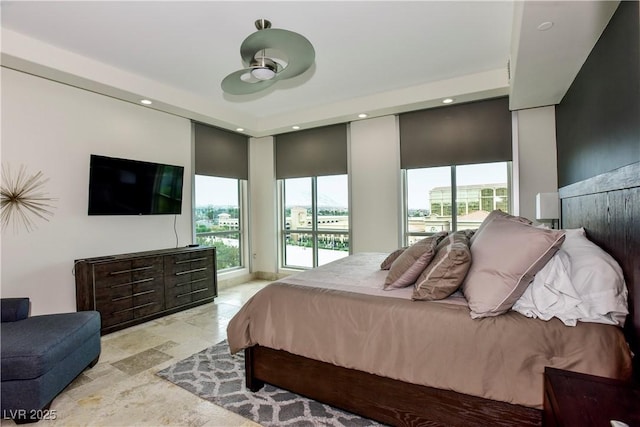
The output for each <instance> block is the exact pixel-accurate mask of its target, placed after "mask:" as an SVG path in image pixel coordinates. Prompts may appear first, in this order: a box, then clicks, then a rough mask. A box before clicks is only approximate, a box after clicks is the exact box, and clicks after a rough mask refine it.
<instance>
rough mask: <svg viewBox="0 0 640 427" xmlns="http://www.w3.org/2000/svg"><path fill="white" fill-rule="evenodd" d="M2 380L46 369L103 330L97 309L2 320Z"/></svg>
mask: <svg viewBox="0 0 640 427" xmlns="http://www.w3.org/2000/svg"><path fill="white" fill-rule="evenodd" d="M0 327H1V332H2V333H1V334H0V335H1V337H0V339H1V345H2V353H1V358H2V363H1V365H0V369H1V371H0V372H1V376H2V381H8V380H26V379H33V378H37V377H39V376H41V375H43V374H45V373H47V372H48V371H49V370H50V369H51V368H52V367H53V366H55V365H56V364H57V363H59V362H60V361H61V360H62V359H64V358H65V357H67V356H68V355H69V354H71V353H73V352H74V351H76V350H77V349H78V348H79V347H80V346H81V344H83V343H84V342H85V341H87V340H88V339H90V338H91V337H92V336H94V335H95V334H100V314H99V313H98V312H97V311H81V312H77V313H64V314H48V315H42V316H33V317H29V318H28V319H24V320H20V321H17V322H10V323H2V324H1V326H0Z"/></svg>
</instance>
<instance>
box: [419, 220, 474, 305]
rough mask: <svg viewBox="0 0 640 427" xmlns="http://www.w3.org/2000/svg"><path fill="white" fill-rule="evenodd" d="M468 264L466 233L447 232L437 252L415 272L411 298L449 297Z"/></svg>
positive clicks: (431, 299) (462, 276)
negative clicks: (415, 276)
mask: <svg viewBox="0 0 640 427" xmlns="http://www.w3.org/2000/svg"><path fill="white" fill-rule="evenodd" d="M470 265H471V251H470V250H469V238H468V237H467V234H466V233H465V232H456V233H452V234H450V235H449V236H447V237H445V238H444V239H443V240H442V241H441V242H440V243H439V244H438V247H437V249H436V255H435V256H434V257H433V259H432V260H431V262H430V263H429V265H428V266H427V268H425V269H424V271H423V272H422V273H421V274H420V276H418V279H417V280H416V283H415V285H414V287H413V296H412V298H413V299H414V300H422V301H435V300H440V299H444V298H446V297H448V296H449V295H451V294H452V293H454V292H455V291H456V290H458V288H459V287H460V285H461V284H462V281H463V280H464V278H465V276H466V275H467V271H468V270H469V266H470Z"/></svg>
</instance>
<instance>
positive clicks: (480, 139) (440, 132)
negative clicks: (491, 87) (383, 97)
mask: <svg viewBox="0 0 640 427" xmlns="http://www.w3.org/2000/svg"><path fill="white" fill-rule="evenodd" d="M399 122H400V162H401V167H402V168H403V169H414V168H424V167H434V166H448V165H464V164H472V163H489V162H500V161H510V160H512V151H511V112H510V111H509V99H508V98H507V97H503V98H494V99H489V100H483V101H476V102H470V103H466V104H460V105H452V106H446V107H439V108H432V109H428V110H420V111H412V112H409V113H403V114H400V116H399Z"/></svg>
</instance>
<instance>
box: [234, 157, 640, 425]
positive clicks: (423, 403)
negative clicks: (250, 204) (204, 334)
mask: <svg viewBox="0 0 640 427" xmlns="http://www.w3.org/2000/svg"><path fill="white" fill-rule="evenodd" d="M639 175H640V174H638V165H637V164H636V165H631V166H630V167H627V168H622V169H621V170H618V171H614V172H613V173H610V174H607V176H606V177H604V176H600V177H596V178H595V179H594V180H591V182H588V183H586V182H583V183H579V184H578V185H572V186H570V187H565V188H563V189H562V190H561V198H562V224H563V227H565V228H578V227H584V229H585V230H586V232H587V235H588V237H589V239H590V240H592V241H594V242H596V243H597V244H598V245H599V246H600V247H602V248H603V249H605V250H606V251H607V252H608V253H610V254H611V255H612V256H613V257H615V258H616V259H617V261H618V262H619V264H620V266H621V267H622V270H623V271H624V278H625V281H626V284H627V286H628V290H629V292H628V296H629V311H630V313H629V315H628V317H627V321H626V323H625V329H624V334H623V331H622V329H621V328H619V327H618V326H613V325H606V324H602V323H590V322H577V325H576V326H575V327H568V326H566V325H565V324H563V323H562V322H561V321H560V320H558V319H555V318H554V319H551V320H549V321H544V320H540V319H529V318H527V317H525V316H523V315H521V314H520V313H516V312H513V311H509V312H507V313H504V314H500V315H495V316H494V315H490V316H487V317H484V318H482V319H472V318H471V317H470V316H469V312H470V310H471V312H472V313H473V312H475V311H477V309H476V308H475V307H472V308H470V306H469V302H468V301H467V299H466V298H464V297H462V296H460V294H459V293H454V294H453V295H452V296H450V297H448V298H446V299H445V300H441V301H438V302H432V301H429V302H427V301H412V300H411V288H401V289H389V290H383V289H382V288H383V284H384V282H385V277H386V275H387V272H386V271H384V270H380V264H381V262H382V261H383V260H384V258H385V257H386V255H387V254H355V255H352V256H350V257H348V258H347V259H344V260H341V261H340V262H335V263H332V264H330V265H328V266H326V267H324V268H323V267H321V268H318V269H315V270H310V271H308V272H304V273H301V274H298V275H294V276H291V277H289V278H285V279H282V280H280V281H278V282H276V283H274V284H271V285H269V286H268V287H266V288H265V289H264V290H262V291H260V292H259V293H258V294H256V296H255V297H254V298H253V299H252V300H251V301H249V302H248V303H247V304H246V305H245V306H244V307H243V308H242V309H241V311H240V312H239V313H238V314H237V315H236V317H234V319H233V320H232V321H231V323H230V324H229V328H228V338H229V344H230V347H231V349H232V351H240V350H243V349H244V351H245V360H246V376H247V377H246V381H247V386H248V387H249V388H251V389H253V390H256V389H259V388H260V387H261V386H262V384H264V383H265V382H266V383H270V384H273V385H276V386H278V387H282V388H285V389H289V390H292V391H294V392H297V393H299V394H301V395H305V396H307V397H310V398H313V399H316V400H318V401H322V402H325V403H328V404H331V405H333V406H336V407H339V408H342V409H346V410H348V411H351V412H354V413H358V414H360V415H363V416H365V417H368V418H372V419H375V420H377V421H380V422H383V423H386V424H390V425H465V426H472V425H540V423H541V407H542V372H543V370H544V367H545V366H552V367H557V368H561V369H569V370H576V371H580V372H586V373H591V374H595V375H601V376H606V377H613V378H622V379H629V378H630V376H631V375H632V369H631V363H632V361H631V360H632V359H631V356H630V352H629V349H628V347H627V345H630V346H631V348H632V349H633V350H636V353H637V343H638V331H639V330H640V327H639V326H640V321H639V319H638V313H636V312H634V310H633V308H634V305H633V302H634V300H635V301H637V294H638V266H637V265H634V262H633V260H634V259H637V257H638V241H637V236H638V225H637V223H634V222H633V216H634V215H633V214H634V212H630V211H629V210H632V209H636V212H635V214H636V217H637V209H638V208H637V207H635V206H639V205H640V196H639V191H640V190H639V187H638V186H639V183H638V178H637V177H638V176H639ZM630 201H631V203H630ZM632 201H635V203H633V202H632ZM634 257H635V258H634ZM546 261H547V260H545V262H546ZM390 295H391V296H390ZM292 301H294V303H293V304H292V303H291V302H292ZM426 311H429V314H428V315H427V314H425V312H426ZM425 318H426V319H429V320H428V321H425ZM433 319H437V320H433ZM284 325H295V327H286V326H284ZM443 325H455V326H443ZM447 328H449V329H450V328H454V329H455V333H451V332H450V331H449V330H448V329H447ZM283 331H284V332H283ZM380 336H382V337H385V339H384V340H376V339H375V337H380ZM367 337H368V338H367ZM426 337H429V339H427V338H426ZM479 337H481V339H478V338H479ZM441 343H446V345H444V344H443V345H440V344H441ZM505 343H508V344H505ZM627 343H628V344H627ZM436 344H438V345H436ZM533 348H535V349H536V350H535V351H534V350H532V349H533ZM607 349H609V350H608V351H607ZM635 372H636V374H637V369H636V370H635Z"/></svg>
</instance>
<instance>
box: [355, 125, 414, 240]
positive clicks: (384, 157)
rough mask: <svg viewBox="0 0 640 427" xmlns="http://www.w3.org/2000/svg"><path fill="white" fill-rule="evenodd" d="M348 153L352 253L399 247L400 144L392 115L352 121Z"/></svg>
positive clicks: (400, 200)
mask: <svg viewBox="0 0 640 427" xmlns="http://www.w3.org/2000/svg"><path fill="white" fill-rule="evenodd" d="M350 129H351V134H350V141H349V145H350V151H349V174H350V180H351V188H350V190H351V191H350V197H351V247H352V252H353V253H357V252H391V251H393V250H394V249H397V248H398V247H399V246H400V242H401V233H400V224H401V214H402V197H401V181H400V143H399V133H398V126H397V120H396V117H395V116H385V117H379V118H375V119H370V120H362V121H357V122H352V123H351V126H350Z"/></svg>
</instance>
